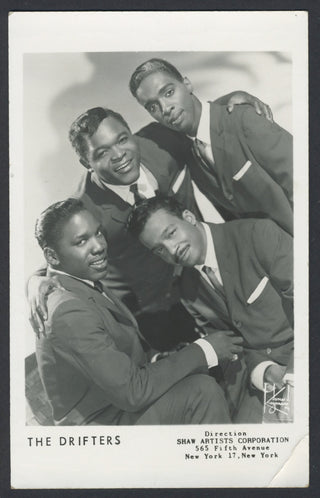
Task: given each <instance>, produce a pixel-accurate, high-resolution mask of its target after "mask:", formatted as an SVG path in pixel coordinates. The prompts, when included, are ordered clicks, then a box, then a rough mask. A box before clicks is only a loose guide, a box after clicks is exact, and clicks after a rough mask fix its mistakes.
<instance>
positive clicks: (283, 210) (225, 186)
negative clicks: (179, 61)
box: [129, 58, 293, 234]
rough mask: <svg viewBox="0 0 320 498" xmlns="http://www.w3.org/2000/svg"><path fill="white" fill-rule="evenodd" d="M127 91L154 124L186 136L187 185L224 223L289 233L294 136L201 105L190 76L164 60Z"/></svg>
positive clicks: (152, 62) (141, 72)
mask: <svg viewBox="0 0 320 498" xmlns="http://www.w3.org/2000/svg"><path fill="white" fill-rule="evenodd" d="M129 86H130V90H131V93H132V94H133V96H134V97H136V99H137V101H138V102H139V103H140V104H141V105H142V106H143V107H144V108H145V109H146V110H147V111H148V112H149V114H150V115H151V116H152V117H153V118H154V119H155V120H157V121H158V122H159V123H161V124H163V125H164V126H167V127H168V128H170V129H172V130H175V131H177V132H180V133H181V134H183V135H184V136H185V148H186V150H188V149H189V150H190V149H192V153H193V155H194V159H195V160H189V162H188V164H189V168H190V171H191V176H192V179H193V180H194V181H195V182H196V184H197V186H198V187H199V189H200V190H201V191H202V192H203V194H205V196H206V197H207V198H208V199H209V200H210V201H211V202H212V203H213V204H214V205H215V206H216V207H217V208H219V209H224V210H226V211H227V212H228V213H229V216H228V218H226V217H225V218H226V219H232V218H244V217H258V218H260V217H262V218H263V217H264V218H270V219H272V220H274V221H275V222H276V223H278V225H279V226H280V227H281V228H283V229H284V230H286V231H287V232H288V233H290V234H292V233H293V211H292V210H293V179H292V176H293V157H292V153H293V148H292V136H291V135H290V134H289V133H288V132H287V131H286V130H284V129H283V128H281V127H280V126H278V125H277V124H276V123H274V122H272V121H270V120H268V119H266V118H265V117H262V116H258V115H257V113H256V112H255V110H254V109H253V107H252V106H249V105H238V106H236V107H235V109H234V110H233V112H232V113H231V114H230V113H228V112H227V107H228V106H226V105H217V103H215V102H201V101H200V100H199V98H198V97H197V96H196V95H195V94H194V92H193V87H192V84H191V82H190V81H189V79H188V78H186V77H182V75H181V73H180V72H179V71H178V70H177V69H176V68H175V67H174V66H173V65H172V64H170V63H169V62H167V61H165V60H163V59H157V58H153V59H149V60H148V61H146V62H144V63H143V64H141V65H140V66H138V67H137V69H136V70H135V71H134V73H133V74H132V76H131V79H130V84H129Z"/></svg>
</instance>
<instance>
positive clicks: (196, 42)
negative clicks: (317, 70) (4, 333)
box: [9, 12, 308, 488]
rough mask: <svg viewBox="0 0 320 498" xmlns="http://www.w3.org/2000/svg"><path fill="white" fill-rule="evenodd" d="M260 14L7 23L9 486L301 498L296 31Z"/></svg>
mask: <svg viewBox="0 0 320 498" xmlns="http://www.w3.org/2000/svg"><path fill="white" fill-rule="evenodd" d="M268 14H269V17H268V16H266V17H265V18H264V19H265V21H266V22H265V23H264V28H263V30H262V31H261V29H257V23H256V22H255V23H254V21H257V19H259V17H260V16H261V15H262V13H255V12H252V13H243V12H242V13H217V12H210V13H200V12H192V13H191V12H189V13H186V12H185V13H174V12H171V13H164V12H163V13H159V12H158V13H151V12H149V13H148V12H140V13H139V12H136V13H132V12H131V13H107V12H104V13H103V15H102V16H101V17H100V18H98V17H97V15H96V13H71V12H69V13H14V14H13V15H12V16H11V19H10V23H9V33H10V39H11V44H10V54H9V56H10V57H9V61H10V97H11V98H10V168H11V169H10V183H11V188H10V191H11V195H10V197H11V221H10V232H11V236H10V238H11V302H12V305H11V317H12V319H11V335H10V340H11V402H12V405H13V406H15V407H16V409H15V410H13V411H12V414H11V443H12V469H13V470H12V479H13V480H12V484H13V485H14V487H17V488H19V487H21V488H31V487H35V488H41V487H46V488H59V487H81V488H86V487H88V488H89V487H90V488H92V487H97V488H98V487H100V488H112V487H114V488H115V487H145V486H147V487H150V488H152V487H223V486H226V485H230V482H231V485H232V486H233V487H241V486H248V485H249V486H251V485H257V486H280V487H281V486H305V485H307V482H308V470H307V469H308V467H307V466H308V443H307V436H308V428H307V417H308V356H307V355H308V323H307V319H306V316H307V271H306V269H307V264H308V261H307V257H308V252H307V220H308V217H307V200H308V191H307V178H308V155H307V61H306V58H307V51H306V47H307V22H306V20H307V18H306V16H305V15H304V13H299V15H295V14H294V13H290V12H287V13H285V12H277V13H272V12H269V13H268ZM194 16H199V24H202V25H203V30H201V29H200V30H199V25H198V27H197V29H194V31H193V32H192V30H190V25H191V24H192V17H194ZM235 17H237V19H236V18H235ZM151 21H152V22H151ZM177 21H179V29H176V31H175V32H174V34H173V32H172V31H173V26H176V22H177ZM210 21H211V22H210ZM236 21H241V22H239V23H237V22H236ZM104 23H105V24H107V25H108V32H107V33H106V32H105V31H102V29H103V26H104ZM253 23H254V24H255V26H256V27H255V29H253V30H252V31H251V32H250V34H249V30H248V26H252V25H253ZM210 25H211V26H215V28H216V29H215V30H212V31H211V30H210V29H209V26H210ZM280 25H281V29H280ZM22 26H23V29H21V28H22ZM235 26H237V28H236V29H233V28H234V27H235ZM135 28H136V29H135ZM138 28H140V29H138ZM260 28H261V26H260ZM268 29H269V30H268ZM117 30H120V31H122V32H126V36H125V37H123V38H122V39H121V40H119V38H118V37H117V36H116V32H117ZM150 33H153V36H152V38H149V35H150ZM165 33H167V35H165ZM270 33H272V36H271V35H270ZM283 33H285V34H286V36H283ZM299 37H300V39H299ZM13 199H14V200H15V202H13ZM17 199H18V202H17ZM294 234H295V235H296V236H295V237H294ZM297 261H299V264H297ZM297 296H298V297H297ZM294 330H296V331H297V332H296V333H294ZM297 352H298V353H297ZM18 407H19V410H18ZM124 457H125V458H126V462H128V463H127V464H126V471H125V472H123V473H122V472H121V470H120V465H121V463H120V462H122V461H123V458H124ZM138 458H139V459H140V465H139V468H138V467H137V459H138ZM70 459H73V461H74V462H77V465H75V467H77V468H74V469H73V470H71V471H68V472H67V471H66V470H65V464H66V462H68V461H70ZM301 460H303V461H304V463H303V465H302V464H301ZM88 461H92V468H93V469H94V470H93V471H92V473H90V472H89V475H88V472H86V473H85V475H84V471H83V469H84V468H86V467H85V466H86V465H87V464H88ZM57 462H59V464H58V463H57ZM39 464H40V468H41V472H37V474H35V473H34V472H33V470H32V469H35V468H36V467H37V468H38V469H39ZM106 465H107V466H108V468H109V470H108V472H105V471H104V469H105V468H106ZM49 468H50V471H49ZM168 469H169V470H168ZM231 469H232V470H231ZM230 471H231V473H232V476H231V477H230ZM253 472H254V473H255V476H254V477H252V474H253ZM186 474H187V475H186ZM227 476H228V477H227ZM230 480H231V481H230Z"/></svg>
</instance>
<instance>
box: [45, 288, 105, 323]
mask: <svg viewBox="0 0 320 498" xmlns="http://www.w3.org/2000/svg"><path fill="white" fill-rule="evenodd" d="M47 309H48V320H47V322H46V328H47V329H48V331H49V332H50V331H52V330H53V329H54V328H55V326H56V325H57V324H60V325H61V324H64V325H66V324H71V323H72V322H79V321H82V322H86V321H87V320H89V321H90V320H93V319H95V313H94V310H93V308H92V306H90V302H89V299H86V298H85V297H83V296H80V295H77V294H76V293H75V292H71V291H68V290H65V289H55V290H54V291H53V292H52V293H51V294H49V296H48V301H47Z"/></svg>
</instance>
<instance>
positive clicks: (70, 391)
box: [36, 275, 207, 425]
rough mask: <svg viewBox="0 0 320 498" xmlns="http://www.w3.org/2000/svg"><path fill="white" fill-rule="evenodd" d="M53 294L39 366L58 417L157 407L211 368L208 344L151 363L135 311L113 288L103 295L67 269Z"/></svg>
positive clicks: (113, 420)
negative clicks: (185, 381)
mask: <svg viewBox="0 0 320 498" xmlns="http://www.w3.org/2000/svg"><path fill="white" fill-rule="evenodd" d="M60 280H61V283H62V285H63V287H64V290H60V289H56V290H54V292H53V293H52V294H50V295H49V297H48V320H47V322H46V325H45V326H46V337H41V338H40V339H38V340H37V347H36V354H37V361H38V366H39V372H40V376H41V379H42V382H43V384H44V387H45V390H46V393H47V396H48V399H49V401H50V404H51V406H52V410H53V417H54V419H55V421H56V423H57V424H61V425H78V424H86V423H88V422H90V420H92V419H94V418H95V416H97V415H98V414H99V413H101V411H102V410H103V412H104V419H105V420H106V421H107V422H108V423H110V424H117V422H118V421H119V418H120V416H121V414H123V412H130V413H133V412H138V411H141V410H144V409H145V408H147V407H149V406H150V405H151V404H152V403H153V402H154V401H155V400H156V399H158V398H159V397H160V396H161V395H162V394H163V393H165V392H166V391H167V390H168V389H170V387H172V386H173V385H174V384H175V383H176V382H178V381H179V380H181V379H182V378H184V377H185V376H187V375H189V374H191V373H193V372H199V371H200V372H201V371H202V372H203V371H207V366H206V360H205V356H204V354H203V352H202V351H201V348H199V346H197V345H195V344H192V345H190V346H189V347H187V348H185V349H183V350H181V351H179V352H178V353H175V354H173V355H172V356H170V357H168V358H165V359H163V360H161V362H158V363H152V364H151V363H147V358H146V354H145V352H144V350H143V348H142V346H141V343H140V338H139V331H138V328H137V323H136V321H135V318H134V317H133V315H132V314H131V313H130V311H129V310H128V309H127V308H126V307H125V306H124V305H123V304H122V303H121V302H120V301H119V300H118V299H117V298H116V297H115V296H114V295H113V294H112V293H111V292H110V291H108V290H105V292H106V293H107V296H108V297H109V298H110V299H112V302H111V301H110V300H109V299H107V298H106V297H105V296H104V295H102V294H100V293H99V292H98V291H96V290H95V289H94V288H92V287H90V285H87V284H85V283H83V282H81V281H79V280H77V279H74V278H72V277H69V276H64V275H63V276H61V275H60Z"/></svg>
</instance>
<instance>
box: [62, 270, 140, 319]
mask: <svg viewBox="0 0 320 498" xmlns="http://www.w3.org/2000/svg"><path fill="white" fill-rule="evenodd" d="M59 281H60V282H61V285H62V286H63V287H64V288H65V289H66V290H68V291H70V292H72V293H74V294H76V295H77V296H79V297H81V298H82V299H84V300H87V301H89V302H91V303H94V304H95V305H96V307H97V309H98V310H99V312H101V308H102V309H108V311H109V312H110V313H111V314H112V316H113V317H114V318H115V320H116V321H117V322H118V323H120V324H123V325H131V326H133V327H135V328H136V329H137V328H138V325H137V322H136V320H135V318H134V317H133V315H132V314H131V313H130V311H129V310H128V309H127V308H126V307H125V306H124V305H123V304H122V303H121V301H120V300H119V299H118V298H116V297H115V296H114V295H113V294H112V293H111V292H110V291H109V290H108V289H105V288H104V292H105V294H106V296H107V297H105V296H104V295H103V294H100V293H99V292H98V291H97V290H95V289H94V288H93V287H91V286H90V284H86V283H85V282H81V281H80V280H77V279H76V278H72V277H69V276H68V275H59Z"/></svg>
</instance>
